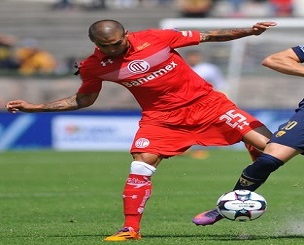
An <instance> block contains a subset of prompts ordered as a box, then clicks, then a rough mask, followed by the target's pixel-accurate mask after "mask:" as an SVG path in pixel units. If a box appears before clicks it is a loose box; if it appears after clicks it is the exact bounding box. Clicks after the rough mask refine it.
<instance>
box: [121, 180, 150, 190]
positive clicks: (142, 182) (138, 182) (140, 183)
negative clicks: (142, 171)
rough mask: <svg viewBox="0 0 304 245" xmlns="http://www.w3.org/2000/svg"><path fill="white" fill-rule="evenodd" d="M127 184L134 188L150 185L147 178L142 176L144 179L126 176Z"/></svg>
mask: <svg viewBox="0 0 304 245" xmlns="http://www.w3.org/2000/svg"><path fill="white" fill-rule="evenodd" d="M127 185H132V186H133V187H134V188H135V189H138V188H141V187H143V186H147V185H151V181H150V180H149V178H144V180H139V179H137V178H128V179H127Z"/></svg>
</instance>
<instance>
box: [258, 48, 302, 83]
mask: <svg viewBox="0 0 304 245" xmlns="http://www.w3.org/2000/svg"><path fill="white" fill-rule="evenodd" d="M262 65H263V66H266V67H268V68H270V69H273V70H275V71H278V72H281V73H284V74H287V75H294V76H300V77H304V66H303V65H302V64H301V60H300V58H299V57H298V55H297V54H296V53H295V52H294V50H293V49H292V48H289V49H286V50H283V51H281V52H278V53H275V54H272V55H269V56H267V57H266V58H265V59H264V60H263V61H262Z"/></svg>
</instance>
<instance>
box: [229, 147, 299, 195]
mask: <svg viewBox="0 0 304 245" xmlns="http://www.w3.org/2000/svg"><path fill="white" fill-rule="evenodd" d="M299 153H300V152H299V151H297V150H295V149H293V148H291V147H288V146H284V145H280V144H276V143H269V144H268V145H267V146H266V148H265V150H264V153H262V154H261V156H260V157H259V158H258V159H257V160H256V161H254V162H253V163H252V164H250V165H248V166H247V167H246V168H245V169H244V170H243V172H242V174H241V176H240V178H239V179H238V181H237V183H236V185H235V187H234V188H233V190H241V189H243V190H250V191H255V190H256V189H257V188H259V187H260V186H261V185H262V184H263V183H264V182H265V181H266V180H267V178H268V177H269V175H270V174H271V173H272V172H274V171H276V170H277V169H278V168H279V167H281V166H282V165H283V164H284V163H285V162H287V161H288V160H289V159H291V158H292V157H294V156H296V155H298V154H299Z"/></svg>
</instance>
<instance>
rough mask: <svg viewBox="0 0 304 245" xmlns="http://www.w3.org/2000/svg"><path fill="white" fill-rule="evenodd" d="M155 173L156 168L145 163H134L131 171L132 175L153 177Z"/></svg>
mask: <svg viewBox="0 0 304 245" xmlns="http://www.w3.org/2000/svg"><path fill="white" fill-rule="evenodd" d="M155 171H156V168H155V167H153V166H152V165H150V164H147V163H145V162H141V161H133V162H132V163H131V169H130V173H131V174H138V175H145V176H152V175H153V173H154V172H155Z"/></svg>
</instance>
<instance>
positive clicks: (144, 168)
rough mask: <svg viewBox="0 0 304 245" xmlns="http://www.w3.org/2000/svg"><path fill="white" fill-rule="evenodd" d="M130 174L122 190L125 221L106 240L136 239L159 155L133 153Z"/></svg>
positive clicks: (138, 237) (150, 192) (139, 236)
mask: <svg viewBox="0 0 304 245" xmlns="http://www.w3.org/2000/svg"><path fill="white" fill-rule="evenodd" d="M132 155H133V158H134V161H133V162H132V163H131V168H130V174H129V176H128V178H127V180H126V183H125V186H124V190H123V195H122V196H123V209H124V210H123V211H124V216H125V221H124V225H123V228H122V229H121V230H119V231H118V232H117V233H115V234H114V235H112V236H109V237H107V238H105V240H106V241H124V240H130V239H131V240H138V239H140V238H141V235H140V221H141V218H142V215H143V212H144V209H145V206H146V202H147V201H148V199H149V198H150V196H151V194H152V181H151V177H152V175H153V173H154V172H155V171H156V167H157V165H158V164H159V163H160V161H161V159H162V158H161V157H159V156H157V155H155V154H150V153H133V154H132Z"/></svg>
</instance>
